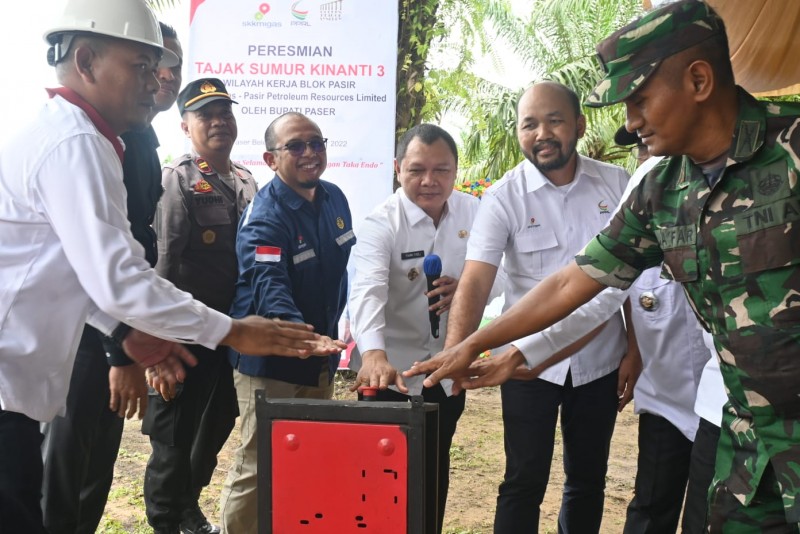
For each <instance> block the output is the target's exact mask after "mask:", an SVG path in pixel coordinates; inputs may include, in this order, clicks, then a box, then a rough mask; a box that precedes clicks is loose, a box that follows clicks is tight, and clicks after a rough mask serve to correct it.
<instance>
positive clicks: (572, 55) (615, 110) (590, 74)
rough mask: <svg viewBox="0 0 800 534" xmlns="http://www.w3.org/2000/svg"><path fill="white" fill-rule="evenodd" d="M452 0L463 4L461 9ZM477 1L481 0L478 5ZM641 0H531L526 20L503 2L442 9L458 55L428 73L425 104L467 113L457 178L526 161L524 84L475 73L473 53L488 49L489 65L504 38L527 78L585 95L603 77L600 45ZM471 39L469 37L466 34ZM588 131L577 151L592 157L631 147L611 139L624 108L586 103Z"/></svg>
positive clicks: (472, 0) (618, 154)
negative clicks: (519, 109) (519, 110)
mask: <svg viewBox="0 0 800 534" xmlns="http://www.w3.org/2000/svg"><path fill="white" fill-rule="evenodd" d="M455 4H457V5H458V7H459V8H460V10H459V9H457V8H456V7H455ZM476 4H480V5H479V6H478V5H476ZM641 9H642V7H641V2H640V0H530V9H528V10H526V13H529V15H527V16H526V17H524V18H521V17H518V16H516V15H514V13H513V12H512V10H511V7H510V5H509V3H508V2H507V1H506V0H485V1H481V2H478V1H476V0H460V1H458V2H453V3H452V4H451V5H449V6H447V7H446V8H443V9H442V16H443V17H450V19H447V20H446V21H445V25H446V26H447V27H448V28H451V29H452V30H453V33H451V41H450V42H449V43H446V44H444V45H443V49H444V50H445V51H446V52H447V53H449V54H451V55H453V56H455V57H457V58H458V63H457V64H456V66H455V68H449V67H448V68H447V69H438V70H434V71H432V72H431V73H430V74H429V82H430V83H429V84H428V88H427V90H428V91H429V94H431V95H435V96H436V99H437V105H436V106H435V107H434V106H430V107H428V108H426V111H428V112H430V113H431V115H429V116H427V117H426V119H431V118H434V117H439V116H441V114H442V113H443V112H445V111H452V112H455V113H457V114H460V115H462V116H464V117H465V118H466V120H467V123H468V126H467V128H466V132H467V133H466V135H465V137H464V139H462V145H463V146H462V152H461V159H462V160H463V165H461V173H460V176H459V180H460V181H475V180H479V179H481V178H486V179H489V180H491V181H494V180H497V179H499V178H500V177H501V176H502V175H503V173H505V172H506V171H507V170H509V169H510V168H511V167H513V166H514V165H515V164H516V163H518V162H519V161H520V160H521V159H522V154H521V153H520V151H519V148H518V146H517V141H516V133H515V125H516V103H517V101H518V100H519V96H520V95H521V93H522V91H523V89H524V88H521V87H515V88H509V87H505V86H503V85H499V84H495V83H492V82H489V81H488V80H486V79H483V78H481V77H480V76H478V75H475V74H471V73H470V72H469V69H470V68H471V67H474V60H475V57H474V51H475V50H476V49H477V51H479V52H481V53H488V54H489V57H490V58H491V60H492V63H495V64H502V58H499V57H498V56H496V55H493V54H496V53H497V50H499V49H500V47H497V46H495V45H496V44H497V43H498V42H502V43H503V44H504V45H505V47H506V48H508V49H510V50H511V53H513V54H514V55H515V56H516V57H518V58H519V59H520V60H521V61H522V63H523V64H524V65H525V66H526V67H527V68H528V69H530V80H531V81H535V80H541V79H549V80H553V81H557V82H560V83H563V84H565V85H567V86H569V87H571V88H572V89H573V90H575V92H576V93H578V95H579V96H580V97H581V98H582V99H583V98H585V97H586V96H587V95H588V94H589V92H590V91H591V89H592V88H593V87H594V85H595V84H596V82H597V81H598V80H599V79H600V77H601V76H602V73H601V70H600V67H599V65H598V64H597V62H596V60H595V58H594V55H595V46H596V44H597V43H598V42H599V41H600V40H602V39H603V38H604V37H606V36H607V35H608V34H610V33H612V32H613V31H614V30H616V29H617V28H619V27H620V26H622V25H624V24H625V23H626V22H628V21H629V20H630V19H631V18H633V17H634V16H636V15H637V14H639V13H640V12H641ZM465 36H466V37H469V38H465ZM584 111H585V113H586V119H587V132H586V135H585V136H584V138H583V139H582V140H581V141H580V143H579V145H578V150H579V151H580V152H581V153H582V154H585V155H587V156H589V157H592V158H596V159H600V160H606V161H615V160H616V161H617V162H619V161H623V162H624V160H627V158H628V153H629V152H628V150H627V149H622V148H621V147H617V146H615V145H614V144H613V136H614V132H616V130H617V128H618V127H619V126H620V125H621V124H622V123H623V122H624V110H623V109H622V107H621V106H612V107H609V108H601V109H588V108H587V109H585V110H584Z"/></svg>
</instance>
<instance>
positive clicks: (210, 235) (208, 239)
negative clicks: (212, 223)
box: [202, 230, 217, 245]
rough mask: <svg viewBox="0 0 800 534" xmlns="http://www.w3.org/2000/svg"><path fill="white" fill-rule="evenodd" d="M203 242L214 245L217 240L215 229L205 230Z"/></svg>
mask: <svg viewBox="0 0 800 534" xmlns="http://www.w3.org/2000/svg"><path fill="white" fill-rule="evenodd" d="M202 237H203V243H205V244H206V245H213V244H214V241H216V240H217V233H216V232H215V231H214V230H206V231H205V232H203V236H202Z"/></svg>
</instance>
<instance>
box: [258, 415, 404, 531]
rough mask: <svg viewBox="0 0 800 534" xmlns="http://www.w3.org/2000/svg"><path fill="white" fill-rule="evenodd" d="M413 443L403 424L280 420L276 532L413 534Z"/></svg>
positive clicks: (275, 451) (275, 430) (275, 435)
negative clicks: (409, 521) (409, 511)
mask: <svg viewBox="0 0 800 534" xmlns="http://www.w3.org/2000/svg"><path fill="white" fill-rule="evenodd" d="M407 473H408V442H407V436H406V434H405V433H404V432H402V431H401V429H400V427H399V426H398V425H385V424H384V425H382V424H363V423H359V424H353V423H336V422H316V421H288V420H275V421H273V422H272V514H273V515H272V519H273V524H272V528H273V530H272V531H273V532H274V533H275V534H294V533H305V532H308V533H320V534H322V533H325V534H330V533H336V534H348V533H365V532H374V533H380V534H406V525H407V495H408V478H407Z"/></svg>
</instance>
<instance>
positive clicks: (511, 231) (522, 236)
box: [467, 156, 628, 386]
mask: <svg viewBox="0 0 800 534" xmlns="http://www.w3.org/2000/svg"><path fill="white" fill-rule="evenodd" d="M627 181H628V174H627V173H626V172H625V171H624V170H623V169H621V168H620V167H616V166H613V165H608V164H605V163H601V162H598V161H594V160H591V159H589V158H584V157H582V156H579V157H578V165H577V168H576V171H575V179H574V180H573V181H572V182H571V183H570V184H568V185H566V186H562V187H557V186H555V185H553V184H552V183H550V181H549V180H547V178H545V177H544V175H542V173H541V172H539V170H538V169H537V168H536V167H535V166H534V165H533V164H532V163H530V162H529V161H527V160H525V161H523V162H522V163H520V164H519V165H517V166H516V167H515V168H514V169H512V170H511V171H509V172H508V173H506V175H505V176H503V178H502V179H501V180H499V181H498V182H497V183H496V184H495V185H493V186H491V187H490V188H489V189H487V190H486V192H485V193H484V196H483V197H482V199H481V205H480V208H479V210H478V215H477V218H476V220H475V224H474V226H473V232H472V235H471V236H470V240H469V245H468V248H467V259H468V260H476V261H482V262H485V263H489V264H491V265H500V262H501V260H502V261H503V265H504V267H505V271H506V275H507V277H508V278H507V282H506V287H505V305H504V310H506V309H508V308H510V307H511V306H512V305H513V304H514V303H516V302H517V301H518V300H519V299H520V298H522V296H523V295H524V294H525V293H527V292H528V291H529V290H530V289H532V288H533V287H535V286H536V285H537V284H538V283H539V282H541V281H542V280H543V279H544V278H545V277H546V276H547V275H548V274H550V273H552V272H555V271H557V270H558V269H559V268H561V267H563V266H564V265H566V264H567V263H568V262H569V261H570V260H572V258H573V255H574V254H575V253H576V252H577V251H579V250H580V249H581V247H582V246H583V245H585V244H586V243H587V242H588V241H589V240H590V239H591V238H592V237H593V236H594V234H595V233H596V232H597V231H598V230H599V229H601V228H603V226H604V225H605V224H606V223H607V222H608V220H609V218H610V216H611V210H612V209H613V208H614V206H616V205H617V203H618V202H619V200H620V198H621V195H622V192H623V191H624V190H625V185H626V183H627ZM543 305H546V304H543ZM540 335H541V334H535V336H540ZM514 344H515V345H517V342H515V343H514ZM626 348H627V341H626V338H625V331H624V327H623V322H622V317H621V314H620V313H616V314H615V315H614V316H613V317H612V318H611V320H610V321H609V324H608V326H607V327H606V328H605V329H603V331H601V332H600V333H599V334H598V335H597V336H596V337H595V338H594V339H593V340H592V341H591V342H590V343H589V344H587V345H586V346H585V347H584V348H583V349H581V350H580V351H578V352H576V353H575V354H574V355H573V356H571V357H570V358H568V359H566V360H564V361H562V362H560V363H558V364H556V365H554V366H552V367H550V368H549V369H547V370H545V371H544V372H543V373H542V374H541V375H540V376H539V378H542V379H544V380H547V381H549V382H553V383H556V384H563V383H564V382H565V380H566V376H567V372H568V371H571V374H572V382H573V384H574V385H576V386H579V385H582V384H586V383H588V382H591V381H593V380H596V379H598V378H600V377H603V376H605V375H607V374H608V373H611V372H612V371H614V370H615V369H617V367H619V361H620V359H621V358H622V356H623V355H624V354H625V352H626ZM521 350H522V349H521ZM523 353H524V350H523ZM547 356H550V354H548V355H547Z"/></svg>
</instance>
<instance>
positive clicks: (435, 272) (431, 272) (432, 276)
mask: <svg viewBox="0 0 800 534" xmlns="http://www.w3.org/2000/svg"><path fill="white" fill-rule="evenodd" d="M422 271H423V272H424V273H425V278H427V279H428V291H433V290H434V289H436V286H434V285H433V283H434V282H435V281H436V280H438V279H439V277H440V276H441V275H442V259H441V258H440V257H439V256H437V255H436V254H428V255H427V256H425V259H424V260H423V262H422ZM437 302H439V295H436V296H435V297H433V298H429V299H428V306H433V305H434V304H436V303H437ZM428 319H429V320H430V322H431V335H432V336H433V337H435V338H438V337H439V316H438V315H436V312H435V311H432V310H428Z"/></svg>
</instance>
